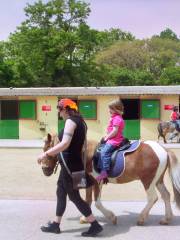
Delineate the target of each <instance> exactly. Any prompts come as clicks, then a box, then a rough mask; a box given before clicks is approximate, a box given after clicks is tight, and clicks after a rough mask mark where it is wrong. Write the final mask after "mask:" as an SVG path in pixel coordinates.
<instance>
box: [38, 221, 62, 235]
mask: <svg viewBox="0 0 180 240" xmlns="http://www.w3.org/2000/svg"><path fill="white" fill-rule="evenodd" d="M41 231H42V232H50V233H56V234H58V233H60V232H61V231H60V227H59V223H57V222H48V223H47V226H41Z"/></svg>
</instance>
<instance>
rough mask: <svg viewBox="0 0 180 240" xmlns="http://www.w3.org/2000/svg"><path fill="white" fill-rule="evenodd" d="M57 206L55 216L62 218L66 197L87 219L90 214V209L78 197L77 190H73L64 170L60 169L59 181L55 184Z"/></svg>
mask: <svg viewBox="0 0 180 240" xmlns="http://www.w3.org/2000/svg"><path fill="white" fill-rule="evenodd" d="M56 194H57V206H56V216H63V214H64V212H65V209H66V204H67V196H68V197H69V199H70V201H72V202H73V203H74V204H75V205H76V207H77V209H78V210H79V211H80V212H81V213H82V214H83V215H84V216H85V217H88V216H89V215H91V214H92V211H91V208H90V206H89V205H88V203H86V202H85V201H84V200H83V199H82V198H81V196H80V193H79V190H74V189H73V184H72V178H71V176H69V174H68V173H67V171H66V169H65V168H63V167H62V168H61V172H60V175H59V179H58V182H57V192H56Z"/></svg>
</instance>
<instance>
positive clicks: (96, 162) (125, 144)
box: [93, 138, 131, 173]
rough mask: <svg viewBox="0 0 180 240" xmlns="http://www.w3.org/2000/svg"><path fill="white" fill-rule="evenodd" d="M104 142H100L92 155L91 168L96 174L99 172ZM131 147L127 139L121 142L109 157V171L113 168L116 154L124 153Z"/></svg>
mask: <svg viewBox="0 0 180 240" xmlns="http://www.w3.org/2000/svg"><path fill="white" fill-rule="evenodd" d="M104 144H105V142H104V141H103V140H101V142H100V143H99V144H98V146H97V148H96V149H95V152H94V155H93V166H94V170H95V171H96V172H98V173H100V172H101V149H102V148H103V147H104ZM130 146H131V142H130V141H129V139H127V138H124V139H123V141H122V142H121V144H120V145H119V146H117V148H116V149H115V150H114V152H113V153H112V155H111V163H110V169H112V168H113V167H114V166H115V163H116V156H117V154H118V152H120V151H125V150H127V149H129V148H130Z"/></svg>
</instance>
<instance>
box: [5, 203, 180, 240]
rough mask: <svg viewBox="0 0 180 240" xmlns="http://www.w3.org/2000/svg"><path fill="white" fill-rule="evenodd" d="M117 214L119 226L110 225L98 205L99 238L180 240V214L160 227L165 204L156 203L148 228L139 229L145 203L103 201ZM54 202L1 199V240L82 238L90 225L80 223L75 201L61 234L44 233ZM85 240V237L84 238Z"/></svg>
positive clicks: (50, 217)
mask: <svg viewBox="0 0 180 240" xmlns="http://www.w3.org/2000/svg"><path fill="white" fill-rule="evenodd" d="M103 204H104V205H105V206H106V207H107V208H109V209H111V210H112V211H113V212H114V213H116V215H117V218H118V222H117V225H112V224H111V223H110V222H107V221H106V220H105V219H104V217H103V216H102V215H101V213H99V212H98V211H97V210H96V209H95V208H94V205H93V206H92V209H93V212H94V214H95V216H96V217H97V220H99V222H100V223H101V224H102V225H103V227H104V231H103V232H102V233H101V234H100V235H99V236H98V237H97V238H96V239H104V238H107V239H118V240H119V239H122V240H159V239H162V240H170V239H172V240H179V239H180V238H179V232H180V214H179V212H178V211H177V210H176V209H175V207H174V206H173V209H174V214H175V216H174V219H173V221H172V224H171V225H170V226H160V225H159V224H158V222H159V221H160V219H161V217H162V214H163V206H162V204H161V203H159V204H156V205H155V207H154V208H153V209H152V211H151V215H150V216H149V219H148V221H147V223H146V225H145V226H143V227H140V226H136V220H137V217H138V214H139V212H140V211H141V210H142V208H143V206H144V204H145V203H144V202H112V201H111V202H103ZM54 211H55V202H54V201H39V200H38V201H31V200H13V201H12V200H0V214H1V221H0V229H1V230H0V239H2V240H51V239H52V240H56V239H57V240H64V239H67V240H71V239H78V238H80V237H81V232H83V231H85V230H86V229H87V227H88V225H81V224H80V223H79V217H80V214H79V212H78V211H77V209H76V208H75V207H74V205H73V204H72V203H71V202H68V205H67V210H66V212H65V215H64V219H63V221H62V224H61V230H62V233H61V234H58V235H56V234H51V233H43V232H41V231H40V229H39V227H40V225H41V224H44V223H46V222H47V220H49V219H52V218H53V213H54ZM82 239H83V238H82Z"/></svg>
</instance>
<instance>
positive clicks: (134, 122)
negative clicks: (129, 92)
mask: <svg viewBox="0 0 180 240" xmlns="http://www.w3.org/2000/svg"><path fill="white" fill-rule="evenodd" d="M121 101H122V102H123V105H124V114H123V118H124V120H125V128H124V136H125V137H127V138H129V139H131V140H136V139H140V99H121Z"/></svg>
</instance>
